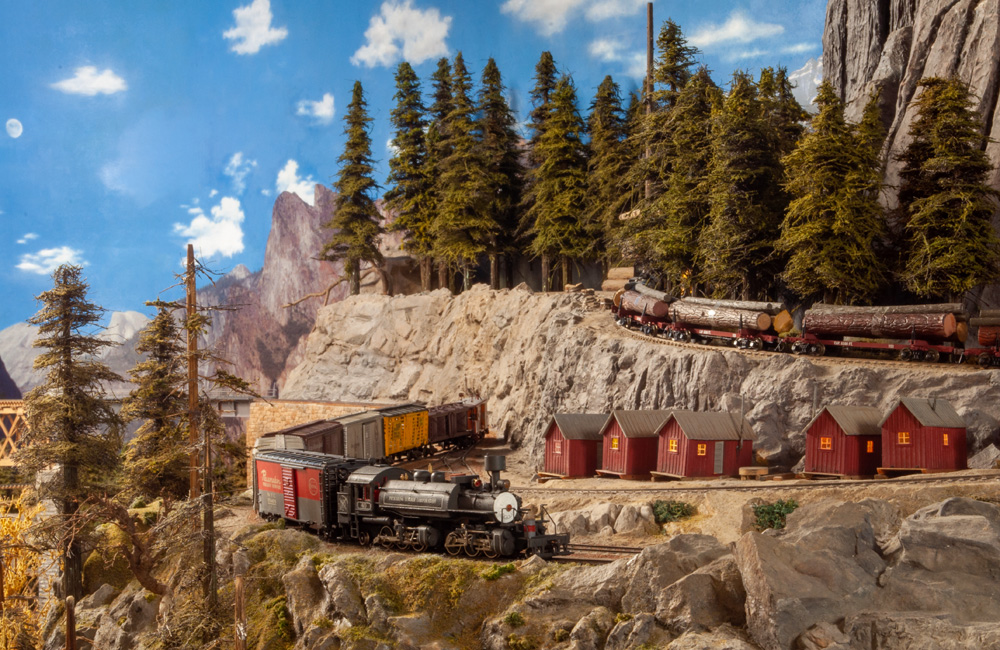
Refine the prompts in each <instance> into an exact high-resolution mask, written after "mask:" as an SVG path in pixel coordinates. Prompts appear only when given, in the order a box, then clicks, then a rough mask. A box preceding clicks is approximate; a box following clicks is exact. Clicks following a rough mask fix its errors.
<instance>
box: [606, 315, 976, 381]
mask: <svg viewBox="0 0 1000 650" xmlns="http://www.w3.org/2000/svg"><path fill="white" fill-rule="evenodd" d="M609 315H610V314H609ZM614 320H615V319H614V316H613V315H612V316H611V321H612V322H613V323H614ZM615 327H617V328H618V329H619V330H621V331H622V332H624V333H625V334H626V335H627V336H629V337H631V338H633V339H637V340H639V341H644V342H646V343H655V344H658V345H667V346H671V347H677V348H687V349H690V350H705V349H709V350H719V351H723V350H725V351H730V352H739V353H740V354H742V355H745V356H748V357H751V358H757V359H761V360H767V359H773V358H774V357H775V355H782V356H784V355H791V353H789V352H773V351H770V350H746V349H741V348H737V347H733V346H721V345H713V344H712V343H710V342H705V343H693V342H692V343H685V342H683V341H671V340H670V339H665V338H662V337H659V336H650V335H648V334H643V333H642V332H636V331H635V330H632V329H629V328H628V327H625V326H624V325H619V324H618V323H615ZM793 356H796V357H804V358H807V359H808V360H809V361H811V362H812V363H814V364H817V365H824V366H862V367H869V368H880V367H881V368H895V369H903V368H905V369H907V370H926V371H931V370H934V369H937V368H943V367H948V368H950V369H951V370H954V371H958V372H977V371H979V370H983V368H980V367H979V366H977V365H972V364H968V363H962V364H957V363H944V362H941V363H921V362H912V361H898V360H895V359H878V358H867V357H866V358H863V359H861V358H856V357H837V356H822V357H815V356H805V355H793Z"/></svg>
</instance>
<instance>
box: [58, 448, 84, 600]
mask: <svg viewBox="0 0 1000 650" xmlns="http://www.w3.org/2000/svg"><path fill="white" fill-rule="evenodd" d="M62 471H63V487H64V490H65V495H66V496H65V497H63V503H62V511H63V515H65V516H66V521H67V522H69V521H71V520H72V519H73V516H74V515H75V514H76V511H77V509H78V508H79V504H78V503H77V500H76V491H77V488H78V487H79V485H80V479H79V469H78V468H77V466H76V464H75V463H73V462H71V461H69V462H66V463H65V464H63V468H62ZM62 547H63V549H62V556H63V575H62V588H63V593H62V595H63V598H70V597H72V598H75V599H77V600H79V599H80V598H81V597H82V596H83V557H81V556H82V555H83V548H82V547H81V545H80V542H79V540H77V539H76V537H75V536H74V537H73V538H72V539H67V540H65V541H64V542H63V544H62Z"/></svg>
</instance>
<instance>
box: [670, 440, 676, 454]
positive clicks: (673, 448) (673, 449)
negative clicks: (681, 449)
mask: <svg viewBox="0 0 1000 650" xmlns="http://www.w3.org/2000/svg"><path fill="white" fill-rule="evenodd" d="M669 449H670V452H671V453H673V454H676V453H677V441H676V440H671V441H670V447H669Z"/></svg>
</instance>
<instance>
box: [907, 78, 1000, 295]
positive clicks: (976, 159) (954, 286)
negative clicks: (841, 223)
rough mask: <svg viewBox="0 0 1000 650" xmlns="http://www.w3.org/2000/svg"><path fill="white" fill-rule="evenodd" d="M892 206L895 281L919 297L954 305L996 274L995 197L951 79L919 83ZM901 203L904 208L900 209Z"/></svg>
mask: <svg viewBox="0 0 1000 650" xmlns="http://www.w3.org/2000/svg"><path fill="white" fill-rule="evenodd" d="M920 87H921V88H922V90H923V92H922V93H921V94H920V97H919V98H918V99H917V111H918V113H917V119H916V120H915V121H914V123H913V127H912V128H911V130H910V136H911V137H912V138H913V144H912V145H911V146H910V147H909V148H908V149H907V151H906V153H905V154H904V156H903V160H904V161H905V163H906V169H905V173H904V175H903V179H904V188H903V189H905V192H904V191H901V192H900V201H901V204H900V207H901V210H902V211H903V214H904V216H905V219H906V225H905V235H906V238H905V248H904V257H903V259H904V266H903V270H902V273H901V275H902V279H903V282H904V283H905V285H906V288H907V289H908V290H910V291H911V292H913V293H914V294H916V295H918V296H921V297H925V298H939V297H947V298H949V299H951V300H955V299H957V298H959V297H960V296H961V295H962V294H964V293H965V292H967V291H969V290H970V289H972V288H973V287H976V286H978V285H981V284H984V283H986V282H990V281H992V280H995V279H996V278H997V277H998V275H1000V241H998V239H997V235H996V232H995V231H994V229H993V225H992V220H993V218H994V217H995V216H996V206H995V203H994V201H995V200H996V198H997V197H998V193H997V191H996V190H994V189H993V188H991V187H990V186H989V185H988V184H987V178H988V176H989V174H990V173H991V172H992V170H993V166H992V164H991V163H990V160H989V157H988V156H987V155H986V153H985V151H984V149H985V144H986V140H987V138H986V136H985V135H983V133H982V132H981V130H980V126H979V122H980V119H979V116H978V115H977V113H976V111H975V109H974V108H973V102H972V97H971V93H970V91H969V87H968V86H967V85H966V84H964V83H963V82H961V81H960V80H958V79H957V78H951V79H941V78H930V79H924V80H922V81H921V82H920ZM904 197H905V202H904Z"/></svg>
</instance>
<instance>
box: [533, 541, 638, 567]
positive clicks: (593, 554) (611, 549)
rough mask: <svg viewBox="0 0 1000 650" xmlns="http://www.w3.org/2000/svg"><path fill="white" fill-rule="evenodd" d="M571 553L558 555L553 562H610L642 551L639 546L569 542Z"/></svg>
mask: <svg viewBox="0 0 1000 650" xmlns="http://www.w3.org/2000/svg"><path fill="white" fill-rule="evenodd" d="M566 549H567V550H568V551H570V555H556V556H555V557H553V558H552V560H551V561H553V562H576V563H578V564H608V563H611V562H614V561H615V560H620V559H621V558H622V557H631V556H634V555H638V554H639V553H641V552H642V548H641V547H638V546H601V545H599V544H568V545H567V546H566Z"/></svg>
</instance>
